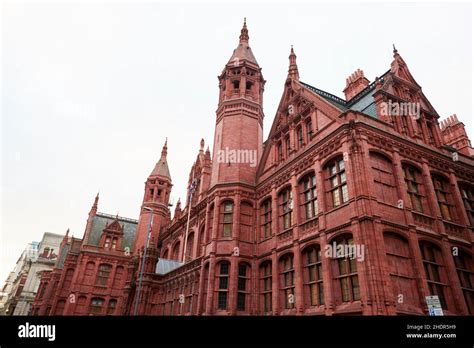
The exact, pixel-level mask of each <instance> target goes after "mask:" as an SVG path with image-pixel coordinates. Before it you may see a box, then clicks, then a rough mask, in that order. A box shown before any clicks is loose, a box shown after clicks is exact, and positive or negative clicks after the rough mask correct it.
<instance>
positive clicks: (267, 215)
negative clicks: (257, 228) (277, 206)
mask: <svg viewBox="0 0 474 348" xmlns="http://www.w3.org/2000/svg"><path fill="white" fill-rule="evenodd" d="M261 218H262V228H263V237H264V238H268V237H270V236H271V235H272V201H271V199H267V200H266V201H265V202H264V203H263V205H262V216H261Z"/></svg>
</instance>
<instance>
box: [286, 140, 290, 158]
mask: <svg viewBox="0 0 474 348" xmlns="http://www.w3.org/2000/svg"><path fill="white" fill-rule="evenodd" d="M285 151H286V152H285V156H286V158H288V157H290V155H291V141H290V137H289V136H287V137H286V138H285Z"/></svg>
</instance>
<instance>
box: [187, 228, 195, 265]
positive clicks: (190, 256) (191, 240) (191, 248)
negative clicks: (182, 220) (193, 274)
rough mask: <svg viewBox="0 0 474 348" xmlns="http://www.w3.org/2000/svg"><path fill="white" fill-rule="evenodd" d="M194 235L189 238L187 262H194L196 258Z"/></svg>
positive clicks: (191, 234)
mask: <svg viewBox="0 0 474 348" xmlns="http://www.w3.org/2000/svg"><path fill="white" fill-rule="evenodd" d="M193 251H194V233H190V234H189V236H188V242H187V244H186V260H192V259H193V258H194V255H193Z"/></svg>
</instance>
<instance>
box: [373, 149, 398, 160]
mask: <svg viewBox="0 0 474 348" xmlns="http://www.w3.org/2000/svg"><path fill="white" fill-rule="evenodd" d="M372 153H375V154H377V155H380V156H383V157H386V158H387V159H388V160H389V161H390V162H392V163H393V156H392V155H390V154H389V153H387V152H386V151H384V150H381V149H378V148H371V149H369V155H370V154H372Z"/></svg>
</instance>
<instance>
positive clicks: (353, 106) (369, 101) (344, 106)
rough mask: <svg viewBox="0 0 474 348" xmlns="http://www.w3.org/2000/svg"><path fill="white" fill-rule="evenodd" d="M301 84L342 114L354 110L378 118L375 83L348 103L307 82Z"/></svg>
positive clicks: (384, 75) (382, 78) (383, 76)
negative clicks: (374, 95)
mask: <svg viewBox="0 0 474 348" xmlns="http://www.w3.org/2000/svg"><path fill="white" fill-rule="evenodd" d="M389 72H390V70H388V71H386V72H385V73H384V74H383V75H382V76H381V77H380V78H379V80H380V82H382V83H383V81H384V79H385V77H386V76H387V74H388V73H389ZM300 83H301V84H302V85H303V86H304V87H305V88H306V89H308V90H309V91H311V92H313V93H315V94H317V95H319V96H321V97H323V98H324V99H325V100H327V101H328V102H330V103H331V104H332V105H334V106H335V107H337V108H338V109H339V110H341V112H344V111H347V110H354V111H359V112H362V113H364V114H366V115H368V116H371V117H374V118H378V116H377V113H376V109H375V100H374V97H373V94H374V91H375V81H374V82H372V83H371V84H369V85H368V86H367V87H366V88H364V89H363V90H362V91H360V92H359V93H357V94H356V95H355V96H354V97H353V98H351V99H350V100H347V101H346V100H344V99H342V98H339V97H338V96H335V95H334V94H331V93H328V92H326V91H323V90H321V89H319V88H316V87H313V86H311V85H309V84H307V83H305V82H302V81H300Z"/></svg>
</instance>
